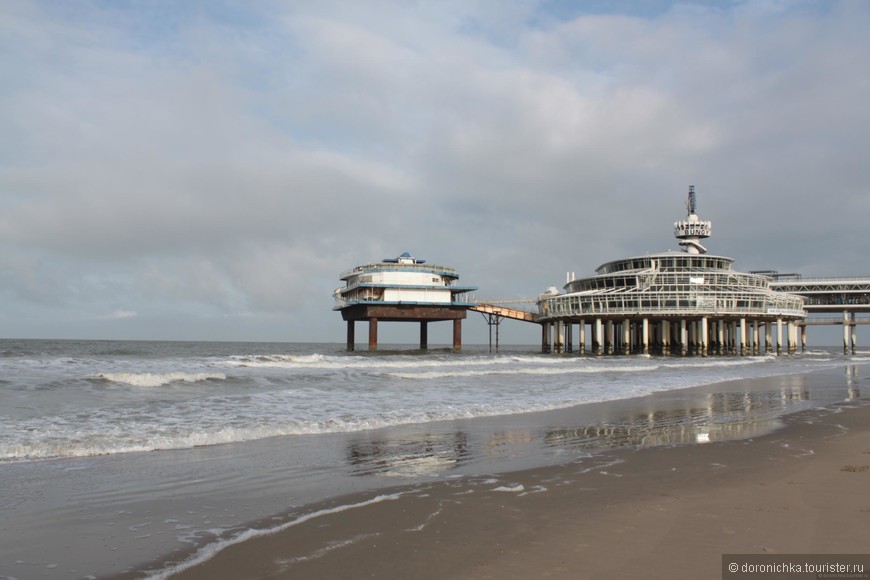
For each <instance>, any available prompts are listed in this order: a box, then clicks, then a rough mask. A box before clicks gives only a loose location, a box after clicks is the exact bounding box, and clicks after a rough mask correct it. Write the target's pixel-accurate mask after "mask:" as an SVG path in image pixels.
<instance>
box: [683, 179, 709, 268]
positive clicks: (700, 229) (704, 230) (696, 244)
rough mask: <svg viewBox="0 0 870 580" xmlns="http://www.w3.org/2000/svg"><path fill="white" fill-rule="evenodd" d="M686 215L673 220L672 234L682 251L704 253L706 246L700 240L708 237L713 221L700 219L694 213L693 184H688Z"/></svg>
mask: <svg viewBox="0 0 870 580" xmlns="http://www.w3.org/2000/svg"><path fill="white" fill-rule="evenodd" d="M686 209H687V210H688V216H687V217H686V219H684V220H682V221H678V222H674V236H675V237H676V238H677V239H678V240H680V245H681V246H682V247H683V251H684V252H687V253H689V254H706V253H707V248H705V247H704V246H702V245H701V240H703V239H705V238H709V237H710V234H711V233H712V229H713V222H709V221H702V220H701V218H699V217H698V214H697V213H695V186H694V185H690V186H689V200H688V201H687V202H686Z"/></svg>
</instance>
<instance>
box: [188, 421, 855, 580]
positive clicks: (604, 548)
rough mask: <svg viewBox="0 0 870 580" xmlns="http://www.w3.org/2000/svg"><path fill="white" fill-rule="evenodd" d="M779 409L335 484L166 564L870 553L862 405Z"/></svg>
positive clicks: (448, 569) (713, 571)
mask: <svg viewBox="0 0 870 580" xmlns="http://www.w3.org/2000/svg"><path fill="white" fill-rule="evenodd" d="M785 422H786V427H785V428H783V429H780V430H778V431H776V432H774V433H772V434H769V435H763V436H758V437H754V438H752V439H747V440H740V441H725V442H714V443H708V444H695V445H679V446H662V447H651V448H641V449H634V448H622V449H615V450H610V451H606V452H604V453H601V454H597V455H595V456H593V457H591V458H585V459H581V460H578V461H576V462H572V463H567V464H564V465H560V466H554V467H545V468H539V469H532V470H527V471H521V472H514V473H509V474H501V475H493V476H491V477H486V476H478V477H457V478H452V479H451V478H448V479H445V480H441V481H437V482H435V483H427V484H420V485H415V486H411V487H405V488H395V489H390V490H380V491H374V492H370V493H368V494H362V495H358V496H355V497H351V498H348V497H344V498H338V499H336V500H333V501H330V502H325V503H322V504H319V505H316V506H309V508H307V511H305V512H304V513H306V514H309V516H302V517H300V518H299V519H298V520H296V522H297V523H295V524H292V525H289V527H286V529H284V530H283V531H280V532H278V533H272V534H265V535H262V536H259V537H253V538H251V539H248V540H247V541H244V542H240V543H236V544H234V545H230V546H228V547H226V548H225V549H223V550H221V551H220V552H219V553H217V554H216V555H215V556H214V557H212V558H211V559H209V560H207V561H206V562H204V563H202V564H200V565H197V566H194V567H191V568H189V569H187V570H184V571H183V572H181V573H179V574H177V575H175V576H172V577H173V578H187V579H206V578H208V579H234V580H237V579H243V578H251V579H253V578H257V579H260V578H348V577H354V578H367V577H371V578H412V577H413V578H423V579H426V578H433V579H434V578H475V579H477V578H481V579H482V578H572V579H575V578H631V577H638V578H665V577H666V578H687V579H688V578H691V579H697V578H720V577H721V556H722V554H723V553H745V554H808V553H826V554H844V553H863V554H868V553H870V534H868V533H867V531H868V530H870V493H868V490H870V406H852V405H849V404H846V405H843V406H840V407H837V408H835V409H833V410H830V409H828V410H822V411H807V412H802V413H797V414H794V415H791V416H789V417H787V418H786V419H785ZM353 505H358V507H348V506H353ZM338 506H343V507H340V508H338ZM336 508H338V509H340V510H341V511H336V512H334V513H331V512H330V510H334V509H336ZM263 524H264V527H266V524H267V522H263Z"/></svg>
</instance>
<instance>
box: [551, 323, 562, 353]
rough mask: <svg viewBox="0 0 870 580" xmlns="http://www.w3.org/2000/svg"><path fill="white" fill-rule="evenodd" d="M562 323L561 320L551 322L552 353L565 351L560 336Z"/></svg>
mask: <svg viewBox="0 0 870 580" xmlns="http://www.w3.org/2000/svg"><path fill="white" fill-rule="evenodd" d="M563 324H564V323H563V322H562V321H561V320H554V321H553V352H556V353H561V352H564V351H565V342H564V337H563V335H562V326H563Z"/></svg>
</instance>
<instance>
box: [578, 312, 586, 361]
mask: <svg viewBox="0 0 870 580" xmlns="http://www.w3.org/2000/svg"><path fill="white" fill-rule="evenodd" d="M578 338H579V340H580V344H579V345H577V351H578V352H579V353H580V354H584V353H585V352H586V321H584V320H583V319H582V318H581V319H580V336H579V337H578Z"/></svg>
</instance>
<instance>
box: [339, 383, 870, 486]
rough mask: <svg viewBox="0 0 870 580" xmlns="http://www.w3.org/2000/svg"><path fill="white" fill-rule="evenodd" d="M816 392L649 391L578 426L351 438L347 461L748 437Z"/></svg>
mask: <svg viewBox="0 0 870 580" xmlns="http://www.w3.org/2000/svg"><path fill="white" fill-rule="evenodd" d="M846 379H847V380H846V386H847V389H846V392H845V393H844V392H843V391H842V390H841V391H840V393H841V395H845V397H844V399H845V400H853V399H858V398H859V397H860V390H859V387H858V383H859V380H860V379H859V377H858V374H857V367H854V366H852V367H847V368H846ZM826 396H827V397H830V396H831V393H830V392H828V393H827V395H826ZM820 397H823V396H822V395H819V394H816V396H814V395H813V392H812V390H811V388H810V386H809V383H808V380H807V377H806V376H804V375H795V376H793V377H783V378H782V379H781V381H780V383H779V385H778V388H776V389H771V390H759V391H751V390H750V391H743V392H700V391H699V392H695V393H693V394H686V393H683V394H681V396H679V397H671V398H668V397H656V396H652V397H648V398H647V399H646V400H645V401H644V402H643V403H640V402H639V403H640V404H642V405H645V407H646V408H645V409H644V410H643V411H642V412H637V411H635V412H634V414H626V413H627V411H626V409H625V408H624V407H622V406H620V405H613V406H611V407H608V406H604V407H603V409H599V410H598V412H597V413H596V414H595V415H596V416H595V418H594V419H587V420H586V421H583V424H579V425H576V424H575V425H570V426H559V427H555V426H553V425H550V426H529V427H528V428H516V429H504V428H502V429H496V430H493V431H491V432H486V433H479V434H476V435H471V434H469V432H467V431H464V430H456V431H449V432H446V433H432V432H430V433H425V434H421V435H419V436H406V437H405V438H400V439H396V440H391V439H387V438H386V437H385V436H384V437H383V438H380V439H374V440H356V441H353V442H352V443H350V444H349V445H348V448H347V460H348V463H349V466H350V467H351V472H352V473H353V474H354V475H380V476H398V477H422V476H435V475H438V474H441V473H444V472H447V471H450V470H453V469H456V468H457V467H460V466H461V465H462V464H464V463H466V462H468V461H471V460H474V459H476V458H477V459H480V458H490V459H492V458H512V457H520V456H523V454H530V453H534V452H535V451H536V450H542V451H544V452H545V453H546V452H547V450H548V449H549V450H550V453H552V452H553V451H554V450H558V449H561V450H566V449H567V450H570V451H571V452H575V453H576V452H594V451H596V450H604V449H613V448H617V447H651V446H660V445H685V444H699V443H709V442H715V441H728V440H737V439H748V438H752V437H758V436H761V435H765V434H767V433H770V432H771V431H773V430H775V429H777V428H778V427H780V426H781V425H782V422H781V419H780V418H781V417H782V416H783V415H785V414H788V413H791V412H794V411H796V410H800V409H804V408H809V405H806V402H808V401H814V402H822V401H818V399H819V398H820ZM835 400H836V399H835ZM839 400H843V399H839ZM824 402H825V403H831V402H834V401H830V400H827V401H824ZM638 406H639V405H638ZM602 411H603V412H602ZM578 416H579V417H582V416H583V413H578ZM581 420H582V419H581ZM519 422H522V421H519Z"/></svg>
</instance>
